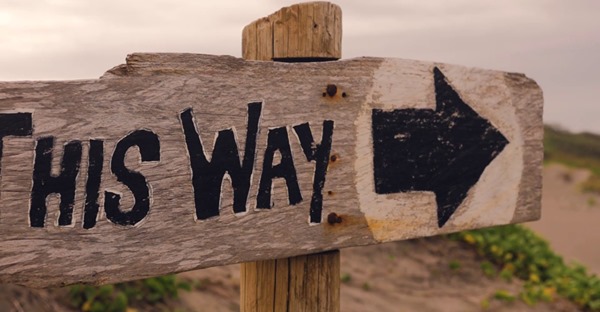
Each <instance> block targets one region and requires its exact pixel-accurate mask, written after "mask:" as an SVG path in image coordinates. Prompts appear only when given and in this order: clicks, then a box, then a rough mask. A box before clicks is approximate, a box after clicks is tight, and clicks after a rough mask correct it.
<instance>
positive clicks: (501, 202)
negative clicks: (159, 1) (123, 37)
mask: <svg viewBox="0 0 600 312" xmlns="http://www.w3.org/2000/svg"><path fill="white" fill-rule="evenodd" d="M542 132H543V127H542V95H541V90H540V89H539V88H538V86H537V85H536V83H535V82H534V81H532V80H530V79H528V78H526V77H525V76H524V75H521V74H513V73H504V72H498V71H490V70H482V69H476V68H467V67H462V66H454V65H446V64H434V63H427V62H418V61H408V60H401V59H381V58H359V59H353V60H346V61H337V62H327V63H302V64H286V63H272V62H257V61H244V60H240V59H236V58H233V57H227V56H208V55H193V54H133V55H130V56H129V57H128V59H127V64H126V65H122V66H118V67H115V68H114V69H112V70H110V71H109V72H107V74H105V75H104V76H103V77H102V78H101V79H99V80H82V81H61V82H2V83H0V138H1V139H2V145H1V147H2V150H1V151H2V158H1V159H0V162H1V163H0V170H1V171H0V182H1V184H0V280H1V281H2V282H8V283H20V284H26V285H30V286H50V285H65V284H71V283H76V282H86V283H108V282H118V281H124V280H130V279H135V278H143V277H148V276H156V275H160V274H166V273H172V272H179V271H186V270H192V269H196V268H202V267H210V266H217V265H224V264H230V263H237V262H242V261H253V260H259V259H274V258H280V257H287V256H293V255H299V254H307V253H313V252H318V251H323V250H329V249H337V248H342V247H348V246H356V245H367V244H374V243H380V242H386V241H392V240H401V239H408V238H414V237H421V236H430V235H437V234H441V233H447V232H452V231H459V230H464V229H472V228H478V227H485V226H492V225H499V224H508V223H516V222H524V221H529V220H535V219H537V218H538V217H539V215H540V195H541V166H542V156H543V152H542V135H543V133H542Z"/></svg>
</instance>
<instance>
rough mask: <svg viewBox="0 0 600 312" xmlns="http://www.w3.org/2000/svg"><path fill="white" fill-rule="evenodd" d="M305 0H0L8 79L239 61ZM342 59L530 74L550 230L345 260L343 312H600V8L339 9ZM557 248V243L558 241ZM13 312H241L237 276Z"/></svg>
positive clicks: (33, 303)
mask: <svg viewBox="0 0 600 312" xmlns="http://www.w3.org/2000/svg"><path fill="white" fill-rule="evenodd" d="M294 3H297V1H271V0H260V1H241V0H220V1H197V0H180V1H166V0H144V1H140V0H129V1H117V0H104V1H93V2H92V1H89V2H87V1H76V0H1V1H0V81H10V80H65V79H69V80H70V79H95V78H98V77H100V76H101V75H102V74H103V73H104V72H105V71H106V70H108V69H110V68H112V67H113V66H116V65H118V64H122V63H124V61H125V56H126V55H127V54H129V53H133V52H189V53H204V54H218V55H221V54H226V55H233V56H237V57H240V56H241V31H242V28H243V27H244V26H245V25H247V24H249V23H250V22H252V21H254V20H255V19H257V18H259V17H263V16H266V15H268V14H270V13H272V12H275V11H277V10H278V9H280V8H281V7H284V6H288V5H291V4H294ZM335 3H336V4H338V5H340V6H341V7H342V11H343V32H344V35H343V41H342V42H343V47H342V55H343V57H344V58H352V57H359V56H380V57H398V58H406V59H415V60H427V61H436V62H443V63H453V64H461V65H466V66H473V67H482V68H487V69H496V70H502V71H510V72H521V73H525V74H526V75H527V76H529V77H531V78H533V79H535V80H536V81H537V82H538V84H539V85H540V86H541V87H542V89H543V91H544V98H545V103H544V120H545V123H546V124H547V126H546V129H545V130H546V131H545V156H546V157H545V158H546V163H545V167H544V195H543V208H542V211H543V218H542V220H541V221H538V222H534V223H530V224H526V225H524V226H508V227H501V228H495V229H486V230H479V231H471V232H463V233H459V234H454V235H450V236H448V237H436V238H429V239H419V240H413V241H406V242H397V243H391V244H384V245H380V246H372V247H365V248H351V249H347V250H343V251H342V310H343V311H478V310H488V311H577V310H592V311H600V281H599V279H598V277H597V274H599V273H600V196H599V194H600V137H599V136H597V135H596V134H600V122H598V121H597V120H598V117H599V116H600V106H599V105H597V104H598V103H597V102H598V97H597V96H595V95H594V94H595V92H597V91H598V89H599V87H600V78H598V73H599V72H600V61H599V56H600V18H599V17H600V2H598V1H595V0H578V1H561V0H531V1H519V0H506V1H490V0H482V1H477V2H474V1H467V0H454V1H443V0H429V1H417V0H401V1H400V0H394V1H393V0H382V1H360V0H339V1H336V2H335ZM547 242H549V243H547ZM2 287H4V288H3V290H2V291H1V292H0V311H64V310H73V311H76V310H83V311H105V310H111V309H112V310H114V311H125V310H126V309H129V311H133V310H138V311H148V310H156V311H163V310H168V311H170V310H177V309H178V310H180V311H235V310H238V309H239V267H238V266H230V267H219V268H212V269H209V270H202V271H196V272H189V273H184V274H181V275H178V276H167V277H161V278H155V279H150V280H144V281H138V282H135V283H128V284H120V285H110V286H104V287H97V288H94V287H89V286H76V287H70V288H64V289H51V290H28V289H25V288H21V287H18V286H9V285H3V286H2Z"/></svg>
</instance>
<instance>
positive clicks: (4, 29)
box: [0, 0, 600, 133]
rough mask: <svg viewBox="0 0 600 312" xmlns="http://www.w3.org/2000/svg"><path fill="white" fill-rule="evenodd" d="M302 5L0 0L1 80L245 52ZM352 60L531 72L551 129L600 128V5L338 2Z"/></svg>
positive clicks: (234, 0) (588, 1) (553, 0)
mask: <svg viewBox="0 0 600 312" xmlns="http://www.w3.org/2000/svg"><path fill="white" fill-rule="evenodd" d="M297 2H298V1H275V0H257V1H251V0H210V1H208V0H207V1H202V0H178V1H176V0H101V1H84V0H0V81H2V80H39V79H43V80H48V79H51V80H57V79H82V78H97V77H99V76H101V75H102V74H103V73H104V72H105V71H106V70H108V69H109V68H111V67H113V66H115V65H118V64H121V63H123V62H124V60H125V56H126V55H127V54H129V53H132V52H192V53H206V54H228V55H233V56H238V57H239V56H241V30H242V28H243V27H244V26H245V25H247V24H248V23H250V22H252V21H253V20H255V19H257V18H259V17H263V16H266V15H269V14H270V13H272V12H274V11H277V10H278V9H279V8H281V7H283V6H288V5H290V4H294V3H297ZM334 3H336V4H338V5H340V6H341V7H342V11H343V27H344V29H343V31H344V37H343V48H342V55H343V57H344V58H350V57H356V56H382V57H399V58H407V59H417V60H429V61H438V62H446V63H453V64H461V65H467V66H476V67H483V68H489V69H498V70H505V71H513V72H522V73H525V74H526V75H527V76H529V77H532V78H534V79H535V80H536V81H537V82H538V83H539V84H540V86H541V87H542V89H543V90H544V97H545V107H544V110H545V112H544V118H545V122H546V123H552V124H560V125H562V126H564V127H566V128H567V129H571V130H574V131H593V132H597V133H600V121H599V120H600V101H599V100H598V98H599V97H598V96H596V95H595V92H596V91H598V89H600V78H599V75H600V74H599V73H600V1H598V0H573V1H566V0H502V1H499V0H478V1H473V0H452V1H449V0H376V1H374V0H372V1H369V0H338V1H336V2H334Z"/></svg>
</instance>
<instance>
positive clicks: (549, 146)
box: [544, 126, 600, 193]
mask: <svg viewBox="0 0 600 312" xmlns="http://www.w3.org/2000/svg"><path fill="white" fill-rule="evenodd" d="M544 161H545V162H558V163H562V164H565V165H568V166H571V167H576V168H586V169H589V170H591V172H592V175H591V176H590V178H589V179H588V180H587V181H585V182H584V183H583V184H582V185H581V187H582V190H583V191H585V192H593V193H600V136H599V135H595V134H591V133H581V134H573V133H570V132H568V131H564V130H559V129H557V128H554V127H551V126H545V127H544ZM565 179H568V177H565Z"/></svg>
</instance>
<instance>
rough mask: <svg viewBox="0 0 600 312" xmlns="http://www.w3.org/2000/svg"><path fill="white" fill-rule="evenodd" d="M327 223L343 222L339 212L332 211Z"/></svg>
mask: <svg viewBox="0 0 600 312" xmlns="http://www.w3.org/2000/svg"><path fill="white" fill-rule="evenodd" d="M327 223H329V224H331V225H333V224H336V223H342V217H340V216H338V215H337V213H335V212H332V213H330V214H329V215H327Z"/></svg>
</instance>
